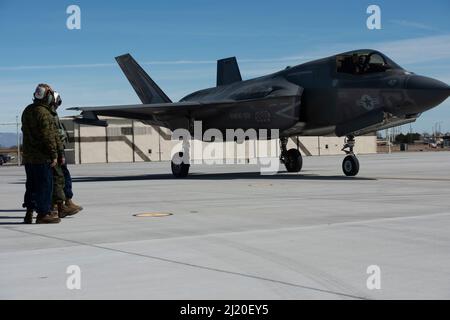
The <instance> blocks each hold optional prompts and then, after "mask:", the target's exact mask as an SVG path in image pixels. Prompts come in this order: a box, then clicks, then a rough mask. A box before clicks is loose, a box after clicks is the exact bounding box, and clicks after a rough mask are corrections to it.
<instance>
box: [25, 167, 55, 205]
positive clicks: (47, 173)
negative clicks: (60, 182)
mask: <svg viewBox="0 0 450 320" xmlns="http://www.w3.org/2000/svg"><path fill="white" fill-rule="evenodd" d="M25 173H26V174H27V182H26V184H25V188H26V190H25V197H24V206H25V207H26V208H27V209H32V210H35V211H36V212H37V213H38V214H47V213H49V212H51V211H52V193H53V170H52V168H51V167H50V164H48V163H43V164H25Z"/></svg>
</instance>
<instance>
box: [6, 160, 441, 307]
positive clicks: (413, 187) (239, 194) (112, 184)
mask: <svg viewBox="0 0 450 320" xmlns="http://www.w3.org/2000/svg"><path fill="white" fill-rule="evenodd" d="M342 159H343V156H326V157H307V158H304V165H303V171H302V172H301V173H299V174H289V173H285V172H282V173H280V174H278V175H275V176H261V175H260V173H259V168H258V167H257V166H255V165H216V166H207V165H195V166H193V167H191V175H190V176H189V177H188V178H187V179H183V180H177V179H174V178H172V175H171V172H170V164H169V163H135V164H128V163H123V164H95V165H79V166H70V170H71V172H72V175H73V176H74V191H75V194H76V196H75V198H74V200H75V201H76V202H79V203H80V204H82V205H83V206H84V210H83V211H82V212H81V213H80V214H78V215H76V216H74V217H69V218H66V219H64V220H63V221H62V222H61V224H59V225H35V224H33V225H24V224H22V217H23V215H24V212H23V209H21V204H22V198H23V192H24V188H25V187H24V181H25V175H24V169H23V168H16V167H0V299H15V298H21V299H35V298H44V299H58V298H59V299H96V298H101V299H422V298H423V299H449V298H450V232H449V231H450V196H449V194H450V153H448V152H436V153H431V152H430V153H397V154H390V155H388V154H380V155H362V156H359V160H360V164H361V170H360V173H359V175H358V177H355V178H347V177H344V176H343V174H342V170H341V162H342ZM157 212H161V213H164V212H166V213H171V214H172V215H169V216H161V217H135V216H134V214H139V213H157ZM73 265H75V266H78V267H79V268H80V270H81V278H80V280H81V289H80V290H77V289H74V290H69V289H68V287H67V282H68V280H69V282H70V280H73V276H72V275H71V274H68V273H67V271H68V267H69V266H73ZM374 265H375V266H378V267H379V271H380V273H379V275H380V277H379V278H377V279H379V280H380V282H379V283H380V285H381V288H380V289H379V290H378V289H372V290H371V289H369V287H371V286H369V287H368V286H367V282H368V278H369V277H370V279H369V280H373V279H375V278H374V277H375V276H376V275H378V273H377V272H375V274H372V275H371V274H368V273H367V271H368V267H369V266H374ZM69 271H70V270H69ZM369 271H370V270H369ZM377 279H375V280H377ZM369 282H370V283H372V284H373V283H376V281H375V282H373V281H369ZM70 283H73V282H70ZM70 283H69V284H70ZM69 287H70V286H69Z"/></svg>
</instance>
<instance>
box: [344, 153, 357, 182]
mask: <svg viewBox="0 0 450 320" xmlns="http://www.w3.org/2000/svg"><path fill="white" fill-rule="evenodd" d="M342 171H344V174H345V175H346V176H347V177H354V176H356V175H357V174H358V172H359V161H358V158H357V157H356V156H355V155H353V154H351V155H348V156H346V157H345V158H344V161H342Z"/></svg>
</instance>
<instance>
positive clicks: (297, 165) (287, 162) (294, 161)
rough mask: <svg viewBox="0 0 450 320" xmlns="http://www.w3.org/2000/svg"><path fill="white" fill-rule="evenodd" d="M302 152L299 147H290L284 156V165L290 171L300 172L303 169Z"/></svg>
mask: <svg viewBox="0 0 450 320" xmlns="http://www.w3.org/2000/svg"><path fill="white" fill-rule="evenodd" d="M302 165H303V159H302V154H301V153H300V151H298V150H297V149H289V150H288V151H287V152H286V156H285V157H284V166H285V167H286V170H287V171H288V172H300V170H302Z"/></svg>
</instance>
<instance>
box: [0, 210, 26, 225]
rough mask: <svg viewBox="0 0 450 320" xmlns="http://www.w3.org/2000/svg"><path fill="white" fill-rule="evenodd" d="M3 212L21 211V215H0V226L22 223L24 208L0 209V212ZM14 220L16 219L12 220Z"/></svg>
mask: <svg viewBox="0 0 450 320" xmlns="http://www.w3.org/2000/svg"><path fill="white" fill-rule="evenodd" d="M2 213H5V214H8V213H11V214H14V213H22V215H16V216H11V215H5V216H4V215H0V226H9V225H18V224H24V223H23V217H24V216H25V210H24V209H11V210H0V214H2ZM12 220H16V221H12Z"/></svg>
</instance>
